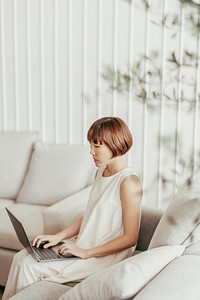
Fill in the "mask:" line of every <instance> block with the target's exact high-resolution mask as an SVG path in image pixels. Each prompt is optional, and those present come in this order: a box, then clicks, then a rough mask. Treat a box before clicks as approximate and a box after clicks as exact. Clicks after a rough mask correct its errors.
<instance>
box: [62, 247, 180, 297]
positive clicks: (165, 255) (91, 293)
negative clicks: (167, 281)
mask: <svg viewBox="0 0 200 300" xmlns="http://www.w3.org/2000/svg"><path fill="white" fill-rule="evenodd" d="M184 248H185V247H184V246H165V247H160V248H155V249H152V250H147V251H145V252H143V253H140V254H138V255H135V256H132V257H130V258H127V259H125V260H124V261H121V262H119V263H117V264H115V265H112V266H111V267H108V268H106V269H104V270H102V271H99V272H96V273H95V274H93V275H91V276H89V277H88V278H86V279H85V280H84V281H82V282H81V283H80V284H78V285H76V286H75V287H74V288H72V289H71V290H70V291H69V292H67V293H66V294H64V295H63V296H61V297H60V298H59V300H79V299H87V300H90V299H91V300H101V299H103V300H109V299H110V300H111V299H130V297H133V296H134V295H135V294H136V293H137V292H138V291H139V290H140V289H141V288H143V287H144V286H145V285H146V284H147V283H148V282H149V281H150V280H151V279H152V278H153V277H154V276H155V275H156V274H158V273H159V272H160V271H161V270H162V269H163V268H164V267H165V266H166V265H167V264H168V263H169V262H171V261H172V260H173V259H175V258H176V257H178V256H180V255H181V254H182V253H183V251H184Z"/></svg>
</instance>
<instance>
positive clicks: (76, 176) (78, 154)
mask: <svg viewBox="0 0 200 300" xmlns="http://www.w3.org/2000/svg"><path fill="white" fill-rule="evenodd" d="M93 170H94V169H93V162H92V159H91V157H90V153H89V147H88V146H81V145H80V146H69V145H50V144H43V143H37V144H36V145H35V149H34V152H33V155H32V159H31V163H30V168H29V171H28V173H27V176H26V179H25V182H24V185H23V187H22V189H21V191H20V193H19V195H18V198H17V202H23V203H29V204H40V205H47V206H49V205H52V204H54V203H56V202H57V201H59V200H61V199H63V198H65V197H67V196H69V195H71V194H73V193H75V192H76V191H79V190H80V189H82V188H84V187H86V186H87V185H89V184H90V181H91V176H92V173H93Z"/></svg>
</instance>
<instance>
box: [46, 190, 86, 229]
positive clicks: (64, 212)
mask: <svg viewBox="0 0 200 300" xmlns="http://www.w3.org/2000/svg"><path fill="white" fill-rule="evenodd" d="M91 188H92V186H88V187H86V188H84V189H82V190H81V191H78V192H77V193H75V194H73V195H71V196H69V197H67V198H65V199H63V200H61V201H59V202H57V203H56V204H53V205H52V206H50V207H48V208H47V209H45V210H44V213H43V216H44V232H45V233H46V234H55V233H57V232H59V231H61V230H63V229H64V228H65V227H67V226H68V225H70V224H72V223H73V222H74V221H76V220H77V219H79V218H80V217H81V216H83V213H84V211H85V208H86V205H87V202H88V198H89V194H90V191H91Z"/></svg>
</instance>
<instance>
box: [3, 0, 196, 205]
mask: <svg viewBox="0 0 200 300" xmlns="http://www.w3.org/2000/svg"><path fill="white" fill-rule="evenodd" d="M145 3H147V1H143V0H135V1H134V0H133V1H131V0H0V131H35V130H36V131H39V133H40V137H41V139H42V141H44V142H48V143H54V142H55V143H70V144H77V143H78V144H80V143H86V142H87V141H86V133H87V129H88V127H89V125H90V124H91V122H93V120H95V119H96V118H98V117H100V116H104V115H118V116H120V117H122V118H123V119H124V120H125V121H126V122H127V123H128V124H129V126H130V129H131V131H132V132H133V135H134V140H135V144H134V147H133V149H132V150H131V151H130V153H129V156H128V163H129V164H130V165H131V166H133V167H134V168H136V170H137V171H138V173H139V174H140V176H141V178H142V180H143V183H144V189H145V196H144V203H146V204H147V205H159V206H165V205H166V203H167V201H168V199H169V197H170V195H172V194H173V193H175V191H176V189H177V188H176V185H177V186H179V185H180V184H181V183H182V182H183V181H184V180H185V179H186V178H187V176H188V174H185V171H183V170H180V166H179V160H180V158H182V157H183V158H184V159H186V158H187V157H188V156H189V155H191V157H192V158H193V159H194V161H195V165H196V166H197V163H199V157H198V153H199V151H200V139H199V134H198V130H199V128H200V115H199V78H200V72H199V65H198V63H199V52H200V51H199V49H200V42H199V36H197V35H194V34H192V33H191V32H192V31H191V28H190V27H191V26H190V24H189V25H188V20H187V19H188V16H190V13H192V15H193V16H194V18H196V14H197V11H196V10H195V9H194V8H193V9H190V8H189V7H187V8H180V6H179V1H178V0H174V1H167V0H162V1H160V0H151V1H149V5H150V9H145ZM164 17H165V19H166V23H165V25H166V26H160V25H159V24H161V23H162V18H164ZM173 18H174V19H173ZM174 20H178V21H176V22H175V21H174ZM177 22H178V23H179V24H180V26H178V25H177ZM185 49H187V50H188V52H190V54H191V53H192V54H193V55H194V59H193V60H192V63H191V64H193V65H192V67H188V66H187V62H186V66H185V67H181V68H175V67H174V65H173V64H172V63H170V62H169V58H170V57H171V53H172V52H174V53H175V56H176V57H177V59H178V61H179V62H180V63H182V62H184V60H185V54H184V53H185V52H184V51H185ZM155 50H156V51H158V53H159V56H158V58H157V62H156V64H157V66H158V67H159V68H161V69H162V70H161V80H160V81H159V80H158V79H157V81H156V82H154V80H152V81H151V78H150V76H149V78H150V81H151V84H150V85H149V84H147V83H146V84H144V87H145V89H146V91H147V96H148V97H149V98H151V101H148V102H142V101H138V99H137V98H138V97H137V93H138V91H140V87H141V85H142V83H141V84H140V83H138V82H137V83H136V84H134V85H133V88H128V90H127V91H126V92H123V93H120V94H119V93H117V92H116V91H115V90H114V91H111V90H110V89H109V83H108V82H107V81H106V80H104V79H103V76H102V74H105V70H106V67H107V66H110V67H112V68H113V69H114V70H121V71H122V72H128V74H130V76H132V74H131V72H130V69H129V68H128V66H129V65H130V66H133V65H134V64H135V63H137V62H138V60H139V59H140V57H141V55H146V56H151V53H152V51H154V52H155ZM195 55H196V56H198V58H197V57H196V58H195ZM188 57H189V56H188ZM194 62H195V63H194ZM151 68H152V66H151V61H150V60H146V61H144V60H143V64H142V69H143V71H146V72H147V71H148V70H149V69H151ZM175 78H176V80H175ZM186 81H187V82H189V83H187V84H186V83H185V82H186ZM169 82H170V84H169ZM152 89H154V90H156V91H158V92H159V93H160V92H161V96H160V97H159V100H154V101H153V100H152ZM173 91H174V93H175V94H176V100H177V101H176V102H174V101H170V100H169V101H167V99H166V97H165V96H164V95H165V94H167V95H168V96H169V95H170V96H172V97H173ZM182 91H183V92H184V97H185V98H186V100H187V101H183V102H182V101H181V96H182ZM191 103H193V107H192V108H191ZM152 107H154V108H155V107H156V110H155V109H154V110H153V111H152ZM159 135H161V136H163V137H164V138H163V139H164V140H165V141H166V140H169V141H170V142H169V147H170V151H168V150H167V149H166V146H164V145H163V144H159V143H158V140H159V138H158V136H159ZM178 136H181V144H179V143H178V138H177V137H178ZM174 170H177V171H178V172H179V173H178V174H177V173H174V172H173V171H174ZM158 172H159V173H161V174H163V175H164V177H165V178H167V179H169V180H170V181H171V182H172V183H171V184H169V183H167V184H166V187H165V188H164V187H163V185H162V182H161V178H159V179H158V176H157V174H158Z"/></svg>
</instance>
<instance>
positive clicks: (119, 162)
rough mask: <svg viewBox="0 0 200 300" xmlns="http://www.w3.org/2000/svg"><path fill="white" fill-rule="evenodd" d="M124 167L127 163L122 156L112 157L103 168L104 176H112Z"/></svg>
mask: <svg viewBox="0 0 200 300" xmlns="http://www.w3.org/2000/svg"><path fill="white" fill-rule="evenodd" d="M126 167H127V165H126V163H125V161H124V159H123V157H122V156H117V157H114V158H113V159H112V161H111V162H110V163H109V164H108V165H107V166H106V168H105V170H104V176H112V175H114V174H116V173H118V172H119V171H121V170H123V169H124V168H126Z"/></svg>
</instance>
